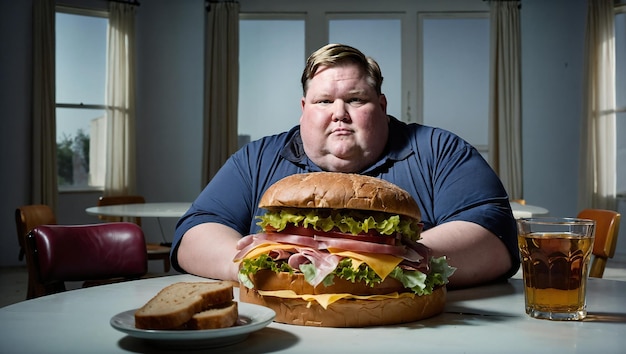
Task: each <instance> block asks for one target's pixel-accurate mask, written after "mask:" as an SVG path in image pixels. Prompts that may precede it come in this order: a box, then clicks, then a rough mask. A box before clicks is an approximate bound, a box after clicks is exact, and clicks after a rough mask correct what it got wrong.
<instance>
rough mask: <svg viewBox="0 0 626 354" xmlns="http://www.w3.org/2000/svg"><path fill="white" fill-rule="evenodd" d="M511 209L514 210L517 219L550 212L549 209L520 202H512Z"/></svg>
mask: <svg viewBox="0 0 626 354" xmlns="http://www.w3.org/2000/svg"><path fill="white" fill-rule="evenodd" d="M511 210H512V211H513V216H514V217H515V218H516V219H521V218H532V217H535V216H542V215H547V214H548V209H546V208H542V207H540V206H535V205H528V204H520V203H516V202H511Z"/></svg>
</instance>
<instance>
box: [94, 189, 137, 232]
mask: <svg viewBox="0 0 626 354" xmlns="http://www.w3.org/2000/svg"><path fill="white" fill-rule="evenodd" d="M145 202H146V200H145V198H144V197H143V196H140V195H116V196H102V197H100V198H98V204H97V205H98V206H108V205H119V204H143V203H145ZM99 218H100V220H106V221H109V222H120V221H130V222H133V223H135V224H137V225H139V226H141V218H139V217H127V218H124V217H121V216H103V215H102V216H99Z"/></svg>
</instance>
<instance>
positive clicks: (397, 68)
mask: <svg viewBox="0 0 626 354" xmlns="http://www.w3.org/2000/svg"><path fill="white" fill-rule="evenodd" d="M401 27H402V23H401V21H400V20H399V19H350V20H331V21H329V24H328V37H329V42H330V43H341V44H347V45H350V46H353V47H355V48H357V49H359V50H360V51H362V52H363V53H364V54H365V55H367V56H370V57H372V58H374V60H376V62H378V65H379V66H380V70H381V71H382V73H383V77H384V80H383V87H382V91H383V93H384V94H385V96H386V97H387V113H388V114H390V115H392V116H394V117H396V118H398V119H402V75H401V70H402V60H401V57H402V32H401Z"/></svg>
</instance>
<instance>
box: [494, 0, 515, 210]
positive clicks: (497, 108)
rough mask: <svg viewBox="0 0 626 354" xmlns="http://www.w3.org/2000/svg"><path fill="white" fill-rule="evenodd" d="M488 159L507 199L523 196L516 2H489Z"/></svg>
mask: <svg viewBox="0 0 626 354" xmlns="http://www.w3.org/2000/svg"><path fill="white" fill-rule="evenodd" d="M490 28H491V45H490V47H491V53H490V57H491V59H490V60H491V65H490V70H491V72H490V88H489V89H490V102H489V120H490V124H489V126H490V131H489V146H490V149H489V159H490V161H489V162H490V164H491V166H492V168H493V169H494V170H495V171H496V173H497V174H498V176H499V177H500V179H501V180H502V183H503V184H504V187H505V188H506V190H507V192H508V193H509V198H510V199H522V198H523V190H522V152H521V150H522V142H521V141H522V138H521V135H522V134H521V76H520V75H521V74H520V65H521V64H520V63H521V61H520V56H521V51H520V48H521V47H520V20H519V2H518V1H504V2H500V1H492V2H491V3H490Z"/></svg>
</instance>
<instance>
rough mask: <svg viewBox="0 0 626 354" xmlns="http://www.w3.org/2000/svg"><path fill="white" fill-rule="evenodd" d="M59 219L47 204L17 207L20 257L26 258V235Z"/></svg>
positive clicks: (16, 216)
mask: <svg viewBox="0 0 626 354" xmlns="http://www.w3.org/2000/svg"><path fill="white" fill-rule="evenodd" d="M56 223H57V220H56V217H55V215H54V211H52V208H50V207H49V206H47V205H45V204H33V205H22V206H21V207H18V208H17V209H15V227H16V229H17V241H18V243H19V245H20V254H19V256H18V259H19V260H20V261H21V260H22V259H24V250H25V243H26V235H28V232H29V231H30V230H32V229H34V228H35V227H36V226H39V225H52V224H56Z"/></svg>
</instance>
